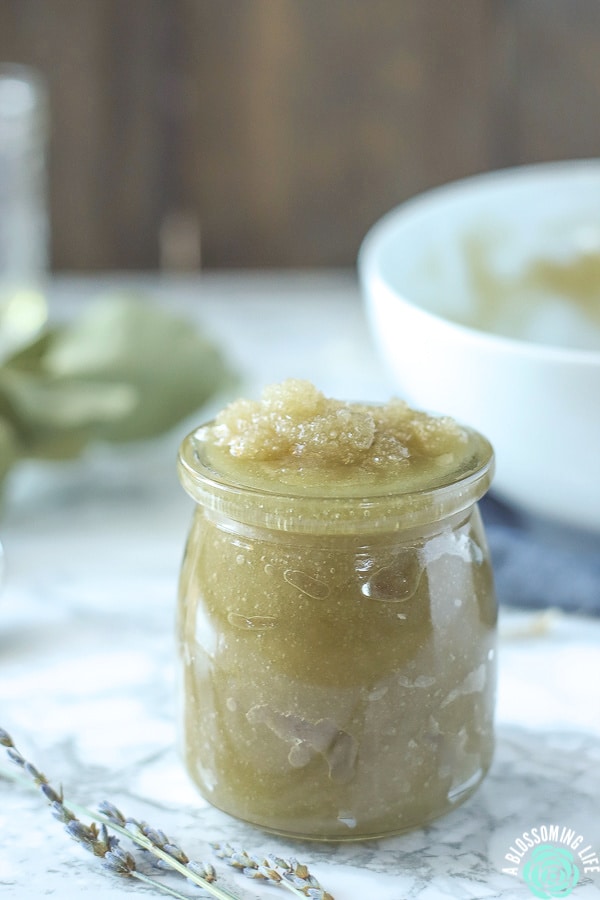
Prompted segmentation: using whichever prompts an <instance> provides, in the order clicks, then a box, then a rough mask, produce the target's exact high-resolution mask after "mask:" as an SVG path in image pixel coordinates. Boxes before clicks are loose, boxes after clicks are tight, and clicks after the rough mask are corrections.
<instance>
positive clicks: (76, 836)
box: [0, 728, 189, 900]
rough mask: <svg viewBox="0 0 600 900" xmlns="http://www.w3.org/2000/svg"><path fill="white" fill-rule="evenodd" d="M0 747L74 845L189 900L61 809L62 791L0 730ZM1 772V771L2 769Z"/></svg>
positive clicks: (101, 831) (103, 832)
mask: <svg viewBox="0 0 600 900" xmlns="http://www.w3.org/2000/svg"><path fill="white" fill-rule="evenodd" d="M0 746H2V747H4V748H5V749H6V752H7V755H8V757H9V759H10V760H11V762H13V763H14V764H15V765H16V766H17V767H18V768H20V769H21V771H22V772H24V773H25V775H26V776H27V778H28V779H29V781H30V782H33V785H34V786H35V787H38V788H39V789H40V791H41V793H42V794H43V795H44V797H45V799H46V800H47V802H48V803H49V805H50V811H51V813H52V815H53V816H54V818H55V819H58V821H59V822H62V823H63V825H64V826H65V831H66V832H67V834H68V835H69V836H70V837H71V838H72V839H73V840H74V841H76V842H77V843H78V844H80V845H81V846H82V847H84V848H85V849H86V850H88V851H89V852H90V853H92V854H93V855H94V856H97V857H99V858H100V859H101V860H102V865H103V866H104V868H106V869H108V870H109V871H110V872H112V873H113V874H115V875H120V876H122V877H125V878H136V879H137V880H138V881H143V882H144V883H145V884H148V885H150V886H151V887H153V888H155V889H156V890H158V891H161V892H162V893H164V894H169V895H170V896H171V897H176V898H177V900H189V898H188V897H186V896H185V895H184V894H181V893H180V892H179V891H175V890H173V889H172V888H170V887H168V886H167V885H165V884H161V882H160V881H156V880H155V879H154V878H150V877H149V876H148V875H144V873H143V872H140V871H139V870H138V869H137V866H136V862H135V859H134V858H133V856H132V855H131V853H127V851H125V850H123V849H122V848H121V847H120V846H119V839H118V838H117V837H115V835H111V834H109V832H108V830H107V828H106V825H104V824H102V825H101V826H100V828H98V827H97V825H96V824H95V823H92V825H85V824H84V823H83V822H81V821H80V819H78V818H77V816H76V815H75V813H74V812H73V810H72V809H70V808H69V807H67V806H65V804H64V802H63V792H62V789H61V790H60V791H56V790H55V789H54V788H53V787H52V785H51V784H50V783H49V781H48V779H47V778H46V776H45V775H44V774H43V773H42V772H40V770H39V769H37V768H36V767H35V766H34V765H33V764H32V763H30V762H29V761H28V760H27V759H25V757H24V756H23V755H22V754H21V752H20V751H19V750H18V749H17V748H16V746H15V744H14V743H13V740H12V738H11V736H10V735H9V733H8V732H7V731H5V730H4V728H0ZM2 771H5V770H4V769H2ZM6 774H7V775H8V777H9V778H13V774H12V773H11V772H6ZM28 783H29V782H28Z"/></svg>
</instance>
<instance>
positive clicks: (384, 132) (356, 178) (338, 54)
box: [0, 0, 600, 270]
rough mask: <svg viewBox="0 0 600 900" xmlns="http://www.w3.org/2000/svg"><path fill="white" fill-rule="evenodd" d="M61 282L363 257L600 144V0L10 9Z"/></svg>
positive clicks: (5, 28)
mask: <svg viewBox="0 0 600 900" xmlns="http://www.w3.org/2000/svg"><path fill="white" fill-rule="evenodd" d="M0 61H14V62H24V63H31V64H34V65H35V66H37V67H39V69H40V70H41V71H42V72H43V73H44V74H45V76H46V79H47V82H48V87H49V92H50V103H51V112H52V139H51V154H50V196H51V219H52V238H53V246H52V255H53V264H54V267H55V268H57V269H83V270H95V269H103V268H112V269H129V268H133V269H151V268H157V267H159V266H161V265H163V266H165V267H183V268H185V267H192V268H193V267H194V266H196V265H198V262H199V255H200V253H199V236H200V239H201V244H200V246H201V262H202V265H203V266H205V267H210V268H214V267H223V266H249V267H252V266H277V267H288V266H295V267H302V266H321V265H331V266H340V265H342V266H345V265H351V264H353V263H354V260H355V257H356V252H357V249H358V246H359V243H360V240H361V238H362V236H363V235H364V233H365V231H366V229H367V228H368V227H369V225H371V224H372V222H373V221H375V219H377V218H378V216H380V215H381V214H382V213H383V212H385V211H386V210H387V209H389V208H391V207H392V206H394V205H396V204H397V203H399V202H401V201H402V200H403V199H405V198H407V197H409V196H411V195H413V194H415V193H417V192H419V191H421V190H423V189H425V188H428V187H430V186H432V185H436V184H439V183H441V182H444V181H447V180H450V179H454V178H457V177H460V176H464V175H468V174H470V173H474V172H479V171H483V170H486V169H493V168H498V167H503V166H507V165H513V164H517V163H523V162H531V161H537V160H549V159H559V158H567V157H580V156H594V155H597V154H598V151H599V148H600V2H599V0H0Z"/></svg>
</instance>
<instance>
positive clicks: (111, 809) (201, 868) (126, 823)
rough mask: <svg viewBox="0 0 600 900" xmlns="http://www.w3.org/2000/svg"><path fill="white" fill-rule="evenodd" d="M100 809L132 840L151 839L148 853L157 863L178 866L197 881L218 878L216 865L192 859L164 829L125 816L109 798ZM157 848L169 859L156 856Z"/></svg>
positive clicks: (178, 869)
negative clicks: (138, 837) (137, 837)
mask: <svg viewBox="0 0 600 900" xmlns="http://www.w3.org/2000/svg"><path fill="white" fill-rule="evenodd" d="M98 811H99V812H100V814H101V815H103V816H106V818H107V819H109V820H110V822H111V824H112V825H113V827H114V826H116V825H118V826H120V827H121V828H123V829H125V830H126V831H127V832H128V833H129V834H130V837H131V839H132V840H135V836H136V835H137V836H143V837H144V838H146V839H147V840H148V841H150V843H151V844H152V849H151V850H148V853H151V854H152V855H153V856H155V862H156V864H157V865H159V866H162V867H164V868H167V869H173V868H176V870H177V871H180V872H181V874H182V875H185V877H186V878H191V879H192V880H193V881H196V882H197V880H200V881H202V882H204V881H206V882H208V883H209V884H212V883H213V882H214V881H216V880H217V873H216V871H215V868H214V866H212V865H211V864H210V863H206V862H198V861H196V860H191V859H190V858H189V856H188V855H187V853H185V851H184V850H182V849H181V847H179V846H178V845H177V844H176V843H175V841H174V840H173V839H172V838H170V837H167V835H166V834H165V833H164V831H161V830H160V829H157V828H153V827H152V826H151V825H149V824H148V823H147V822H140V821H139V820H138V819H134V818H132V817H130V816H125V815H124V814H123V813H122V812H121V810H120V809H118V808H117V807H116V806H115V805H114V804H113V803H110V802H109V801H107V800H104V801H103V802H102V803H101V804H100V805H99V807H98ZM157 850H160V851H162V853H164V854H166V855H167V856H168V857H169V860H168V861H165V860H164V859H163V858H162V857H161V856H156V851H157ZM174 863H177V864H178V865H176V866H174ZM180 866H183V867H184V869H185V871H182V870H181V869H180ZM197 883H198V882H197ZM202 886H204V885H202Z"/></svg>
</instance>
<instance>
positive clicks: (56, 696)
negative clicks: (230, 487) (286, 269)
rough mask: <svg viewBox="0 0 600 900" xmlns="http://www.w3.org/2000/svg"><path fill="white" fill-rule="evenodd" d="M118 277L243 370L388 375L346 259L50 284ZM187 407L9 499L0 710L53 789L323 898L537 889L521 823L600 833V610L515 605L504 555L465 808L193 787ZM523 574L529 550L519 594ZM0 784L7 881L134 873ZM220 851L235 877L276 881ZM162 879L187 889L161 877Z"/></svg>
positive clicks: (591, 887)
mask: <svg viewBox="0 0 600 900" xmlns="http://www.w3.org/2000/svg"><path fill="white" fill-rule="evenodd" d="M123 283H125V284H129V285H134V286H136V287H137V288H141V289H142V290H145V291H147V292H148V293H149V294H153V295H156V296H157V297H159V298H160V299H161V300H162V301H164V302H166V303H168V304H169V305H172V306H173V308H178V309H180V310H186V311H187V312H188V314H189V315H190V316H193V317H194V318H195V319H196V320H197V321H199V322H200V323H201V324H202V325H203V326H204V327H205V329H206V330H207V331H208V332H209V333H210V334H212V335H213V336H214V337H215V338H216V339H217V340H218V341H220V342H221V343H222V344H223V345H224V347H225V349H226V350H227V352H228V354H229V356H230V359H231V360H232V361H233V362H234V364H235V366H236V367H237V368H238V371H239V372H240V374H241V377H242V379H243V381H244V386H243V390H244V392H254V393H255V392H256V390H257V389H258V388H259V387H260V386H262V385H263V384H264V383H267V382H271V381H277V380H280V379H282V378H285V377H288V376H290V375H293V376H297V377H307V378H310V379H312V380H314V381H315V382H316V383H317V384H319V386H320V387H322V388H323V389H324V390H325V391H326V392H327V393H330V394H332V395H338V396H348V397H354V398H356V399H375V400H378V399H386V398H387V397H388V396H389V395H390V394H391V393H392V392H393V390H392V386H391V384H390V382H389V380H388V377H387V375H386V373H385V371H384V370H383V368H382V367H381V365H380V363H379V362H378V360H377V359H376V357H375V354H374V352H373V350H372V348H371V345H370V343H369V341H368V339H367V337H366V335H365V328H366V325H365V321H364V318H363V312H362V308H361V304H360V298H359V294H358V288H357V285H356V282H355V279H354V276H353V275H352V274H350V273H347V274H346V273H323V274H317V273H313V274H310V273H309V274H307V275H294V274H288V275H278V274H271V275H263V274H260V273H256V274H253V275H247V274H243V273H241V274H238V275H231V274H229V275H225V274H222V275H220V274H214V275H210V274H208V275H204V276H202V277H201V278H199V279H180V280H172V279H171V280H170V279H162V280H161V279H154V278H144V277H139V278H132V277H129V278H127V279H120V278H117V277H116V276H115V277H113V278H109V279H102V280H100V279H60V280H57V281H56V282H55V283H54V284H53V286H52V292H51V302H52V304H53V308H56V309H57V310H59V311H60V312H61V314H63V313H65V312H66V313H69V312H70V311H72V310H73V309H74V308H76V304H77V303H79V302H82V299H83V298H85V297H87V296H91V295H93V294H96V293H98V292H100V291H101V290H105V289H108V288H111V287H114V286H116V285H121V284H123ZM208 412H209V411H205V414H208ZM189 424H190V423H182V424H181V426H180V427H178V428H177V429H175V431H174V432H172V433H171V434H169V435H167V436H165V437H164V438H161V439H160V440H158V441H154V442H151V443H147V444H144V445H142V446H136V447H126V448H123V449H121V450H120V451H119V452H118V453H116V452H115V451H114V450H109V449H105V448H96V449H95V450H94V451H93V452H91V453H89V454H88V455H87V456H86V457H85V458H84V459H82V460H79V461H77V462H75V463H70V464H69V465H67V466H64V465H63V466H61V465H37V466H35V465H27V466H24V467H22V469H21V470H20V471H19V473H18V474H17V477H16V478H15V480H14V482H13V484H12V485H11V489H10V491H9V496H8V497H7V500H6V503H5V507H4V511H3V516H2V520H1V522H0V531H1V538H2V542H3V544H4V550H5V556H6V575H5V580H4V587H3V591H2V594H1V595H0V666H1V670H0V671H1V676H0V727H4V728H5V729H6V730H7V731H9V732H10V734H11V735H12V737H13V739H14V741H15V743H16V744H17V745H18V746H19V748H20V749H21V750H22V751H23V753H24V754H25V755H26V756H28V758H30V759H31V760H32V761H33V762H34V763H35V764H36V765H37V766H38V768H40V769H41V770H42V771H43V772H44V773H45V774H46V775H47V776H48V778H49V779H50V780H51V781H52V783H53V784H55V785H59V784H61V785H62V786H63V788H64V792H65V797H66V799H67V801H68V800H69V799H71V800H72V801H73V802H76V803H78V804H80V805H84V806H88V807H95V806H96V805H97V804H98V803H99V802H100V801H102V800H103V799H107V798H108V799H110V800H112V801H113V802H114V803H115V804H116V805H117V806H119V807H120V808H122V809H124V810H125V811H126V812H127V813H128V814H129V815H132V816H134V817H136V818H138V819H145V820H147V821H149V822H150V823H152V824H153V825H155V826H156V827H159V828H162V829H163V830H164V831H166V832H167V833H169V834H170V835H173V836H174V837H176V838H177V840H178V842H179V843H180V845H181V846H183V847H184V849H185V850H186V851H187V853H188V855H190V856H192V857H194V858H200V859H205V858H208V859H211V858H212V856H211V851H210V848H209V846H208V845H209V843H210V841H215V840H216V841H229V842H231V843H232V844H235V845H238V846H244V847H245V848H246V849H247V850H249V851H254V852H258V853H262V852H265V851H267V850H268V851H269V852H277V853H279V854H280V855H283V856H296V857H298V858H299V859H301V860H302V861H303V862H306V863H307V864H308V865H309V867H310V868H311V870H314V872H315V874H316V875H317V877H318V878H319V880H320V881H321V884H322V885H323V886H324V887H325V888H326V889H327V890H328V891H330V893H331V894H333V896H334V897H335V898H336V900H358V898H378V900H405V898H411V900H412V898H419V900H433V898H438V897H439V898H445V897H449V898H513V897H515V898H518V897H523V898H525V897H532V896H534V895H533V893H532V892H531V890H530V888H529V887H528V886H527V885H526V884H525V883H524V882H523V881H522V880H521V879H520V878H517V877H514V876H511V875H509V874H503V873H502V871H501V869H502V868H503V866H507V865H508V864H507V863H506V862H505V860H504V856H505V853H506V852H508V850H509V848H510V847H511V845H513V846H514V844H515V841H517V839H519V837H520V836H521V835H523V833H524V832H530V831H531V829H532V828H534V827H541V826H550V825H558V826H560V827H561V828H562V827H563V826H568V827H569V828H573V829H575V830H578V831H579V832H580V833H581V834H582V835H583V836H584V837H585V839H586V841H587V844H588V845H590V846H591V847H592V848H593V849H594V850H595V851H598V852H600V817H599V816H598V808H599V806H600V618H599V617H597V616H584V615H579V614H574V613H567V612H564V611H560V610H549V611H545V612H540V611H539V610H536V609H531V608H529V609H519V608H517V607H518V605H519V597H520V596H521V595H520V594H519V590H520V588H519V580H518V575H517V576H515V572H514V566H513V567H512V568H511V570H510V571H511V580H510V591H511V596H510V597H507V598H506V599H508V600H510V601H511V602H512V603H513V604H516V606H511V607H508V606H506V605H503V608H502V611H501V620H500V622H501V638H500V654H499V659H500V681H499V696H498V710H497V734H498V742H497V751H496V756H495V760H494V763H493V766H492V769H491V772H490V774H489V776H488V778H487V779H486V781H485V782H484V784H483V785H482V786H481V788H480V789H479V790H478V792H477V793H476V794H475V796H474V797H473V798H471V800H469V801H468V802H467V803H466V804H465V805H464V806H462V807H461V808H460V809H457V810H456V811H455V812H453V813H451V814H450V815H449V816H447V817H445V818H443V819H441V820H439V821H437V822H435V823H433V824H432V825H430V826H428V827H427V828H425V829H421V830H417V831H414V832H412V833H410V834H407V835H403V836H399V837H395V838H389V839H386V840H380V841H373V842H363V843H358V844H352V843H350V844H339V845H323V844H319V843H294V842H290V841H285V840H280V839H277V838H274V837H272V836H267V835H265V834H264V833H263V832H261V831H260V830H258V829H255V828H252V827H250V826H247V825H245V824H243V823H240V822H237V821H235V820H233V819H231V818H230V817H228V816H226V815H225V814H223V813H220V812H219V811H217V810H215V809H213V808H211V807H209V806H208V805H207V804H206V803H205V802H204V801H203V800H202V799H201V798H200V797H199V796H198V794H197V793H196V792H195V789H194V788H193V787H192V785H191V783H190V781H189V780H188V778H187V776H186V775H185V773H184V771H183V768H182V765H181V762H180V759H179V756H178V752H177V737H176V732H177V723H176V718H177V699H176V687H175V654H174V639H173V618H174V600H175V592H176V584H177V576H178V569H179V564H180V559H181V554H182V550H183V544H184V541H185V536H186V532H187V527H188V524H189V517H190V512H191V501H189V499H188V498H187V497H186V496H185V494H184V493H183V491H182V490H181V488H180V487H179V484H178V482H177V478H176V474H175V467H174V457H175V453H176V449H177V446H178V443H179V440H180V438H181V437H182V436H183V434H184V433H185V432H186V430H189V428H188V426H189ZM194 424H195V423H194ZM491 524H492V531H493V529H494V528H495V527H496V520H494V521H493V522H492V523H491ZM537 540H538V544H537V550H538V552H539V553H540V554H541V555H542V556H543V554H544V545H543V539H542V538H538V539H537ZM540 542H542V543H540ZM506 552H508V553H509V555H510V548H509V551H506V547H503V553H504V554H505V555H506ZM550 552H551V551H550V550H548V551H547V554H546V555H548V553H550ZM509 562H510V560H509ZM529 575H530V573H529V572H528V571H527V570H526V567H524V571H522V572H521V576H520V577H521V578H522V585H523V593H522V596H523V597H524V598H528V597H529V594H528V591H527V583H528V579H529ZM515 578H516V580H515ZM504 584H505V587H506V589H507V590H508V585H509V582H508V581H505V582H504ZM501 599H502V598H501ZM533 605H536V604H533ZM537 605H540V604H537ZM566 605H568V604H566ZM0 762H1V763H2V764H4V763H5V762H6V760H5V759H0ZM0 792H1V796H2V804H1V805H0V889H1V892H2V896H3V897H6V898H7V900H8V898H13V900H22V898H33V897H41V896H46V895H56V896H59V897H61V898H70V897H75V896H79V895H80V894H81V893H82V892H84V891H86V892H89V893H90V894H91V896H93V897H94V898H98V900H105V898H106V900H110V898H113V897H116V896H124V895H127V894H132V895H133V894H134V893H135V892H138V893H145V894H146V895H149V894H151V892H150V891H149V889H148V888H146V887H144V886H139V885H138V884H136V883H132V882H130V881H125V880H123V879H118V878H115V877H114V876H112V875H110V874H108V873H107V872H105V871H104V870H103V869H102V868H101V867H100V866H99V865H98V864H97V862H96V861H95V860H94V859H93V858H92V857H90V856H89V855H88V854H86V853H85V851H83V850H82V849H80V848H79V847H78V846H77V845H76V844H74V843H73V842H71V841H69V839H68V838H67V837H66V836H65V835H64V833H63V831H62V827H61V825H60V824H59V823H57V822H56V821H55V820H53V819H52V817H51V816H50V815H49V814H48V811H47V810H46V809H45V808H44V805H43V803H41V802H40V798H39V797H38V796H37V795H36V794H35V793H33V792H31V791H29V790H28V789H27V788H25V787H22V786H20V785H18V784H12V783H10V782H9V781H7V780H6V779H4V778H2V777H0ZM213 859H214V858H213ZM580 869H581V870H582V872H581V880H580V882H579V884H577V886H576V887H575V888H574V890H573V896H574V897H576V898H581V900H583V898H587V897H597V896H599V895H600V881H598V880H597V879H598V876H597V875H595V874H587V875H586V874H585V873H584V872H583V863H580ZM227 872H228V874H227V878H228V881H229V884H230V885H231V886H232V889H233V890H235V892H236V895H237V896H239V897H240V898H249V897H253V898H269V897H273V898H274V897H277V896H286V894H287V892H285V891H283V890H282V889H280V888H275V887H269V886H260V885H257V883H256V882H250V881H249V880H247V879H245V878H243V877H242V876H238V875H236V874H235V873H232V872H231V870H227ZM169 884H171V885H173V886H175V885H177V886H178V889H179V890H181V891H182V892H183V893H184V894H186V895H189V896H190V897H192V896H201V892H200V891H199V889H197V888H194V887H193V886H191V885H189V886H188V885H186V884H182V883H180V882H177V881H176V880H175V879H174V878H170V880H169ZM156 896H160V895H159V894H156ZM556 896H558V895H556ZM564 896H566V895H564Z"/></svg>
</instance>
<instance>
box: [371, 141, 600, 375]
mask: <svg viewBox="0 0 600 900" xmlns="http://www.w3.org/2000/svg"><path fill="white" fill-rule="evenodd" d="M582 173H593V174H595V175H597V176H598V180H599V181H600V158H598V159H575V160H558V161H554V162H543V163H530V164H527V165H519V166H508V167H506V168H504V169H495V170H490V171H487V172H478V173H476V174H474V175H468V176H466V177H465V178H460V179H457V180H454V181H449V182H447V183H445V184H442V185H438V186H436V187H432V188H429V189H428V190H425V191H423V192H421V193H419V194H416V195H415V196H413V197H410V198H408V199H407V200H405V201H404V202H402V203H400V204H398V205H396V206H394V207H392V209H390V210H388V211H387V212H386V213H384V214H383V215H382V216H381V217H380V218H379V219H377V221H375V222H374V224H373V225H371V227H370V228H369V229H368V231H367V232H366V234H365V236H364V237H363V239H362V242H361V244H360V247H359V250H358V256H357V270H358V275H359V279H360V282H361V284H362V288H363V293H364V294H365V297H366V299H367V301H369V302H370V301H371V299H372V298H371V296H370V294H371V291H372V290H373V287H374V286H375V285H377V286H378V287H379V288H383V289H384V291H385V293H386V295H387V296H388V297H389V298H390V299H391V300H393V301H395V302H397V303H399V304H402V305H404V306H406V307H408V308H409V309H411V310H412V311H413V312H414V313H415V314H418V315H420V316H423V317H425V318H427V319H430V320H432V321H434V322H436V323H438V325H442V326H444V327H445V328H448V329H449V330H451V331H456V332H458V333H459V334H462V335H463V336H464V337H467V338H468V339H469V340H470V341H479V342H483V343H484V344H488V345H490V346H491V345H493V346H494V347H500V348H502V349H503V350H504V351H505V352H510V353H513V354H516V355H518V356H527V357H528V358H535V359H541V360H546V361H552V362H562V363H570V364H575V365H580V366H586V367H589V366H591V367H592V368H596V367H598V368H600V350H585V349H581V348H577V347H566V346H561V345H560V344H543V343H536V342H534V341H529V340H527V339H525V338H517V337H508V336H506V335H502V334H496V333H495V332H493V331H485V330H484V329H481V328H476V327H474V326H471V325H463V324H462V323H460V322H454V321H453V320H452V319H448V318H446V317H444V316H440V315H437V314H436V313H433V312H431V311H430V310H427V309H425V308H423V307H422V306H421V305H419V304H418V303H416V302H414V301H412V300H410V299H409V298H408V297H406V296H405V295H403V294H400V293H398V292H397V291H396V290H395V289H394V288H393V287H392V285H391V283H390V282H389V280H388V279H386V278H385V277H384V276H383V274H382V270H381V260H380V251H381V244H382V243H383V241H384V239H385V238H386V237H387V236H388V233H389V231H390V230H391V229H392V228H393V227H395V226H396V224H397V222H398V221H399V220H402V219H404V218H405V217H406V216H408V215H410V214H411V213H412V212H413V210H416V211H418V210H419V209H421V208H422V207H424V206H429V205H430V204H431V203H432V202H435V200H436V199H437V198H440V199H443V198H445V197H451V196H452V195H453V194H459V193H462V192H463V190H464V189H465V188H468V189H470V190H472V189H474V188H476V187H477V185H478V184H481V183H485V184H486V185H487V184H490V185H491V184H494V183H496V182H497V183H501V182H502V181H508V180H510V181H514V180H521V179H525V178H531V177H532V176H533V177H536V178H537V177H539V178H542V177H546V176H548V175H554V174H555V175H561V176H564V175H567V176H568V175H576V174H582Z"/></svg>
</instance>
